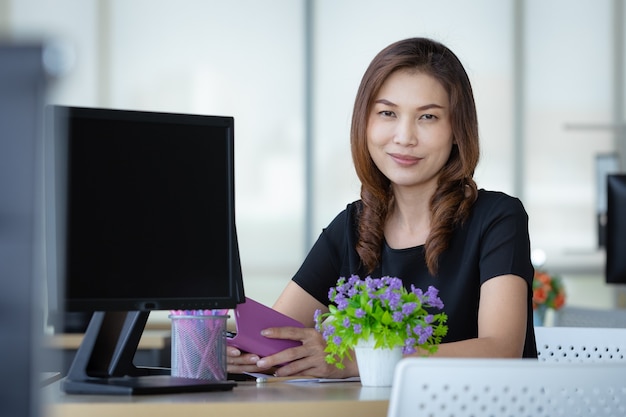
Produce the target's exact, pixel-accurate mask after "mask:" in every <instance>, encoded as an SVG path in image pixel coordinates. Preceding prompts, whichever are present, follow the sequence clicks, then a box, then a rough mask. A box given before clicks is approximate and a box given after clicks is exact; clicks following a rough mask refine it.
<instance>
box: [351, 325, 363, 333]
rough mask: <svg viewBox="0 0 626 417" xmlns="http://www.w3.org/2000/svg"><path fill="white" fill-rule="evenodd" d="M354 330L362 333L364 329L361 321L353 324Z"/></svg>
mask: <svg viewBox="0 0 626 417" xmlns="http://www.w3.org/2000/svg"><path fill="white" fill-rule="evenodd" d="M352 330H353V331H354V334H361V331H363V329H362V328H361V325H360V324H359V323H356V324H355V325H354V326H352Z"/></svg>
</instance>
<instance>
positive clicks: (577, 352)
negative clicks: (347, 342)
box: [535, 327, 626, 378]
mask: <svg viewBox="0 0 626 417" xmlns="http://www.w3.org/2000/svg"><path fill="white" fill-rule="evenodd" d="M535 339H536V342H537V353H538V356H539V361H542V362H623V363H626V328H624V329H617V328H600V327H535ZM625 378H626V377H625Z"/></svg>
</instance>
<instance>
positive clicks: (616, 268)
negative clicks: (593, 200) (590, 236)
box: [606, 174, 626, 284]
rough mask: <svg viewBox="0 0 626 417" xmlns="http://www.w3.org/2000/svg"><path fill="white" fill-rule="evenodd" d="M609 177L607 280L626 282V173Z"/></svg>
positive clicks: (610, 281)
mask: <svg viewBox="0 0 626 417" xmlns="http://www.w3.org/2000/svg"><path fill="white" fill-rule="evenodd" d="M607 178H608V181H607V186H608V190H607V191H608V193H607V198H608V200H607V202H608V204H607V213H606V215H607V219H606V282H608V283H615V284H626V174H614V175H609V176H608V177H607Z"/></svg>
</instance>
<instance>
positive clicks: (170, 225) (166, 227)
mask: <svg viewBox="0 0 626 417" xmlns="http://www.w3.org/2000/svg"><path fill="white" fill-rule="evenodd" d="M53 112H54V119H53V120H56V122H57V123H62V124H64V125H65V127H66V129H65V131H66V132H65V134H59V135H57V136H59V137H58V138H57V141H56V144H55V146H56V149H57V151H58V152H59V155H61V157H57V168H58V169H57V172H61V174H60V175H59V176H58V177H59V180H58V181H57V186H58V189H59V190H63V193H64V194H65V198H64V199H63V201H64V202H65V207H64V213H66V216H65V217H64V219H63V222H61V223H64V225H63V226H62V227H61V228H59V231H60V232H61V234H62V235H64V238H65V240H64V245H63V246H64V252H65V253H64V254H63V257H62V260H61V265H62V267H61V268H60V269H59V270H60V271H62V275H63V276H64V283H65V291H64V294H65V297H64V298H65V299H64V303H65V308H66V310H68V311H93V310H100V311H113V310H144V311H145V310H167V309H200V308H232V307H234V306H235V305H236V303H237V302H239V301H240V299H241V290H242V288H239V284H238V283H239V282H241V281H240V280H241V277H240V275H239V274H240V270H239V268H238V265H239V258H238V251H237V247H236V236H235V233H236V232H235V219H234V178H233V177H234V168H233V165H234V157H233V146H234V144H233V136H234V134H233V130H234V121H233V118H232V117H220V116H200V115H185V114H172V113H156V112H140V111H125V110H112V109H94V108H76V107H62V106H55V107H54V108H53ZM57 130H58V129H57ZM58 161H64V163H59V162H58Z"/></svg>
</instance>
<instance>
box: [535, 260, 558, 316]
mask: <svg viewBox="0 0 626 417" xmlns="http://www.w3.org/2000/svg"><path fill="white" fill-rule="evenodd" d="M564 304H565V287H564V285H563V281H562V280H561V278H560V277H559V276H553V275H550V274H548V273H547V272H546V271H542V270H537V271H535V276H534V278H533V310H537V309H542V308H552V309H554V310H558V309H560V308H561V307H563V305H564Z"/></svg>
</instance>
